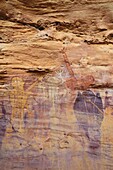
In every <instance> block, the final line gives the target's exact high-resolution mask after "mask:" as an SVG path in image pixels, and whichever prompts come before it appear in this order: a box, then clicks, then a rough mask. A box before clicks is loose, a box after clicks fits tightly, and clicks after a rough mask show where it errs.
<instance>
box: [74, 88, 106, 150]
mask: <svg viewBox="0 0 113 170" xmlns="http://www.w3.org/2000/svg"><path fill="white" fill-rule="evenodd" d="M73 109H74V112H75V115H76V118H77V122H78V126H79V129H80V130H81V131H82V132H83V133H85V136H86V137H87V138H88V140H89V147H90V148H92V149H93V148H98V147H99V146H100V138H101V134H100V127H101V123H102V120H103V103H102V99H101V97H100V94H99V93H96V94H95V93H94V92H92V91H91V90H86V91H83V92H78V96H77V98H76V99H75V102H74V106H73Z"/></svg>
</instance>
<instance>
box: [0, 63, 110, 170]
mask: <svg viewBox="0 0 113 170" xmlns="http://www.w3.org/2000/svg"><path fill="white" fill-rule="evenodd" d="M70 68H71V67H70ZM70 77H71V76H70V72H69V71H68V67H67V66H66V65H65V63H63V65H62V66H61V68H60V69H59V70H57V71H56V72H55V73H54V74H49V75H47V76H45V77H41V78H39V79H36V78H35V80H34V81H33V82H31V83H30V85H27V84H26V83H27V81H26V82H25V81H24V78H22V77H12V78H11V79H10V82H9V88H8V89H7V90H6V91H4V96H3V98H2V99H1V114H0V115H1V117H0V127H1V131H0V133H1V134H0V150H1V153H0V158H1V159H2V158H4V160H3V161H1V162H0V166H1V167H4V169H7V166H8V168H9V170H10V169H13V168H14V167H17V169H19V168H20V167H22V168H24V169H25V170H31V169H38V170H46V169H48V170H49V169H51V170H67V169H71V170H74V169H75V167H76V169H77V170H83V169H84V166H85V169H88V170H90V169H91V170H93V169H94V170H95V169H97V170H100V169H105V170H107V162H108V158H109V157H110V158H109V161H112V154H111V153H112V152H111V150H112V142H113V138H112V136H111V135H110V134H111V132H112V129H113V125H112V115H113V109H112V93H111V92H108V91H107V90H106V91H105V90H103V91H99V90H96V89H91V88H89V90H88V89H87V90H77V86H73V81H72V79H70ZM73 78H74V75H73ZM28 79H29V80H30V79H31V77H29V78H28ZM69 79H70V83H69V84H70V85H68V86H67V80H69ZM71 81H72V84H71ZM77 81H78V80H76V82H77ZM72 87H75V88H72ZM108 129H109V133H110V134H109V133H108ZM108 145H109V147H108ZM106 153H110V154H111V155H110V154H109V155H106ZM12 159H13V160H12ZM5 160H10V161H9V162H8V163H7V166H6V165H4V163H5ZM11 162H12V163H11Z"/></svg>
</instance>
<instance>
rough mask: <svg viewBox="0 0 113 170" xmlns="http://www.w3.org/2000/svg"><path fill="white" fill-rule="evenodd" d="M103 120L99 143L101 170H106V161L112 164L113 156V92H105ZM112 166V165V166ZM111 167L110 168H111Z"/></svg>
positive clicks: (107, 167)
mask: <svg viewBox="0 0 113 170" xmlns="http://www.w3.org/2000/svg"><path fill="white" fill-rule="evenodd" d="M104 108H105V111H104V119H103V122H102V125H101V132H102V134H101V143H102V148H101V152H102V158H103V159H102V160H103V161H102V164H103V170H108V169H109V166H108V163H107V162H108V160H109V162H112V156H113V92H112V91H111V92H108V91H106V92H105V99H104ZM112 166H113V165H112ZM112 166H111V168H112Z"/></svg>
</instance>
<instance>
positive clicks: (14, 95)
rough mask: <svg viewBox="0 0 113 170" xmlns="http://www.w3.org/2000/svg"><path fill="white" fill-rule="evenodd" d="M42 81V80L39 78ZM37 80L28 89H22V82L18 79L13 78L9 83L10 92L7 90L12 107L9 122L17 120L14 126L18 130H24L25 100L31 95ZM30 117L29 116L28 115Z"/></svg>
mask: <svg viewBox="0 0 113 170" xmlns="http://www.w3.org/2000/svg"><path fill="white" fill-rule="evenodd" d="M40 80H42V78H40ZM38 81H39V80H36V81H35V82H34V83H33V84H32V85H31V86H30V87H28V89H26V90H25V89H24V81H23V80H22V78H20V77H13V78H12V81H11V85H12V90H9V92H8V94H9V97H10V102H11V106H12V114H11V122H12V124H13V122H14V121H15V120H16V119H18V120H19V124H18V123H17V122H16V124H15V126H16V125H17V126H18V128H19V129H18V130H21V129H22V128H24V116H25V115H24V109H25V108H26V109H27V99H28V96H29V95H30V94H31V92H30V91H31V90H32V88H33V87H34V86H35V85H36V84H37V82H38ZM29 116H30V115H29Z"/></svg>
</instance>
